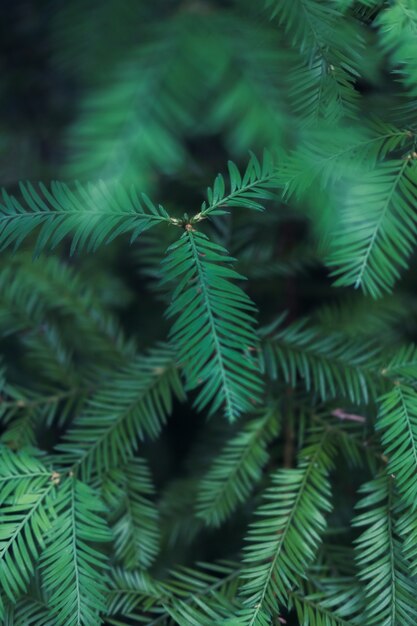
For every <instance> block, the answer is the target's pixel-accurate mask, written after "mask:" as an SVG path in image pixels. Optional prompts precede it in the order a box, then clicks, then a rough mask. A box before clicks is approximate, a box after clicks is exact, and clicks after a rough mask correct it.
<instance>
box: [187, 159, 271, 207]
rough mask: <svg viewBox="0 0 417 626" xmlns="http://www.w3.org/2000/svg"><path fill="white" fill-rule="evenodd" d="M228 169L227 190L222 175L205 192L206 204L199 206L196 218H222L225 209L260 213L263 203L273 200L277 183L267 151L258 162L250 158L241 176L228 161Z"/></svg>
mask: <svg viewBox="0 0 417 626" xmlns="http://www.w3.org/2000/svg"><path fill="white" fill-rule="evenodd" d="M228 166H229V190H227V189H226V183H225V180H224V177H223V175H222V174H218V175H217V177H216V179H215V181H214V185H213V187H209V188H208V189H207V201H205V202H203V204H202V205H201V212H200V213H199V214H198V218H199V219H202V218H204V217H209V216H210V215H224V214H225V213H227V211H226V210H225V209H227V207H243V208H247V209H252V210H254V211H263V209H264V204H265V203H264V200H273V199H275V198H276V196H277V194H276V190H277V189H279V187H280V186H281V183H279V182H278V176H277V166H276V165H275V163H274V160H273V158H272V155H271V154H270V153H269V152H265V153H264V156H263V159H262V162H261V161H259V160H258V159H257V158H256V156H255V155H252V156H251V158H250V160H249V163H248V165H247V168H246V170H245V173H244V174H243V176H242V175H241V174H240V172H239V170H238V168H237V167H236V165H235V164H234V163H233V162H232V161H229V163H228ZM273 190H275V193H274V191H273Z"/></svg>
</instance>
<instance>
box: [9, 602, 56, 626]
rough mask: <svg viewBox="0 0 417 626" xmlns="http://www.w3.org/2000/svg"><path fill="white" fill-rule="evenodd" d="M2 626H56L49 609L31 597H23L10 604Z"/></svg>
mask: <svg viewBox="0 0 417 626" xmlns="http://www.w3.org/2000/svg"><path fill="white" fill-rule="evenodd" d="M3 620H4V621H3V622H2V626H54V617H53V616H52V615H51V613H50V611H49V610H48V607H47V606H46V605H45V604H43V603H42V602H39V601H38V600H36V599H34V598H31V597H23V598H21V599H20V600H19V601H18V602H17V603H16V604H9V605H8V606H7V607H6V612H5V615H4V617H3Z"/></svg>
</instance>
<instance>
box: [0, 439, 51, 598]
mask: <svg viewBox="0 0 417 626" xmlns="http://www.w3.org/2000/svg"><path fill="white" fill-rule="evenodd" d="M0 459H1V463H0V485H1V492H0V498H1V509H0V567H1V572H2V575H1V581H0V587H1V589H2V591H3V593H4V594H5V595H6V596H7V598H9V600H10V601H11V602H12V603H14V602H16V600H17V599H18V598H19V597H20V596H21V595H22V594H23V593H25V591H26V589H27V586H28V584H29V581H30V578H31V576H32V574H33V571H34V561H36V560H37V559H38V558H39V555H40V552H41V549H42V548H43V546H44V538H45V535H46V533H48V532H49V531H50V528H51V524H52V514H53V511H52V505H53V492H54V491H55V480H53V474H52V472H51V471H48V470H47V469H46V468H45V466H44V465H43V464H42V463H41V462H40V461H39V460H38V459H37V458H35V457H31V456H30V455H28V454H26V453H21V454H14V453H12V452H10V451H9V450H8V449H7V448H5V447H3V446H2V447H1V448H0Z"/></svg>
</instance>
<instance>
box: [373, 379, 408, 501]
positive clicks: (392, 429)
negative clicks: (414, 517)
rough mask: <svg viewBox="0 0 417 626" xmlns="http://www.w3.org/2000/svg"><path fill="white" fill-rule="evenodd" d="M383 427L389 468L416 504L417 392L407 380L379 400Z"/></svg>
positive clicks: (405, 496)
mask: <svg viewBox="0 0 417 626" xmlns="http://www.w3.org/2000/svg"><path fill="white" fill-rule="evenodd" d="M376 427H377V429H378V430H381V431H382V445H383V449H384V454H385V456H386V457H387V458H388V470H389V472H390V473H391V474H392V475H393V476H394V479H395V482H396V484H397V487H398V491H399V492H400V494H401V497H402V498H403V499H404V502H406V503H407V504H408V505H409V506H411V507H415V506H416V505H417V484H416V481H415V480H414V477H415V476H416V474H417V392H416V391H415V390H414V389H413V388H412V387H409V386H407V385H405V384H399V383H398V384H394V386H393V388H392V390H391V391H389V392H388V393H387V394H386V395H385V396H383V398H381V401H380V411H379V415H378V421H377V425H376Z"/></svg>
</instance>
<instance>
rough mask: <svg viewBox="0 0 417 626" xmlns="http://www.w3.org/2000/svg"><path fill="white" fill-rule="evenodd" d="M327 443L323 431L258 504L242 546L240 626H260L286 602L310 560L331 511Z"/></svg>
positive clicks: (278, 473) (276, 478)
mask: <svg viewBox="0 0 417 626" xmlns="http://www.w3.org/2000/svg"><path fill="white" fill-rule="evenodd" d="M332 453H333V449H332V445H331V443H330V441H329V439H328V435H327V433H326V432H324V433H321V435H319V436H318V438H316V437H315V438H314V440H312V441H311V442H310V444H309V445H308V446H307V447H306V448H305V449H304V450H303V451H302V453H301V454H300V458H299V464H298V468H297V469H279V470H277V471H276V472H275V473H274V474H273V476H272V486H271V487H270V488H269V489H267V491H266V492H265V496H264V500H265V502H264V504H263V505H261V507H260V508H259V509H258V510H257V512H256V515H257V516H259V517H260V518H261V519H259V521H256V522H254V523H253V525H252V527H251V529H250V531H249V534H248V537H247V539H248V541H249V545H248V546H247V547H246V548H245V558H244V569H243V571H242V579H243V586H242V595H243V597H244V603H245V604H246V605H247V606H248V609H247V610H246V611H245V613H244V615H243V622H242V623H243V624H247V625H248V626H261V625H263V624H264V623H265V624H266V623H268V622H267V615H268V614H269V615H270V616H271V615H275V614H276V613H277V605H278V604H284V605H285V604H286V602H287V599H286V596H287V591H288V589H289V588H291V587H292V586H293V585H296V584H298V579H299V577H301V578H302V577H304V576H305V570H306V567H307V566H308V565H309V564H310V563H311V562H312V560H313V559H314V555H315V552H316V550H317V547H318V545H319V543H320V535H321V534H322V533H323V531H324V529H325V526H326V520H325V517H324V515H325V513H327V512H328V511H329V510H330V509H331V505H330V485H329V481H328V478H327V475H328V472H329V468H330V466H331V455H332Z"/></svg>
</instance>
